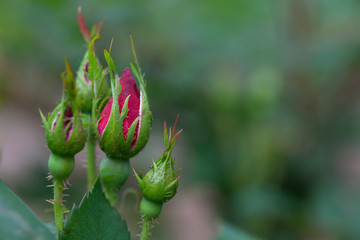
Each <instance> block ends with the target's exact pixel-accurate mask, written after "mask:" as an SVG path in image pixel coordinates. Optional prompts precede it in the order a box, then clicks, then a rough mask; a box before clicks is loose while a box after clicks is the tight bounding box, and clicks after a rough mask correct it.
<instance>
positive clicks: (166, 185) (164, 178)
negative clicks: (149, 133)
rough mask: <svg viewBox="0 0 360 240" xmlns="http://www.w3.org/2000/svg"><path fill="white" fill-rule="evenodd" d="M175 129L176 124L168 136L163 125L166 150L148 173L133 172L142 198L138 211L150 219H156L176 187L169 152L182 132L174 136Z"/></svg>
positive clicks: (176, 180)
mask: <svg viewBox="0 0 360 240" xmlns="http://www.w3.org/2000/svg"><path fill="white" fill-rule="evenodd" d="M175 127H176V123H175V126H174V129H173V131H172V132H171V129H170V135H169V136H168V133H167V129H166V123H165V124H164V138H165V146H166V149H165V151H164V153H163V155H162V156H161V157H160V158H159V160H158V161H157V162H156V163H153V165H152V167H151V169H150V170H149V172H147V173H146V175H145V176H142V174H141V172H140V173H139V174H137V173H136V172H135V171H134V173H135V177H136V179H137V181H138V183H139V187H140V190H141V192H142V194H143V196H144V198H143V200H142V201H141V204H140V210H141V212H142V213H143V214H145V215H147V216H150V217H157V216H158V215H159V214H160V212H161V207H162V204H164V203H165V202H167V201H169V200H170V199H172V198H173V197H174V196H175V194H176V190H177V187H178V183H179V177H176V171H175V169H174V160H173V159H172V157H171V152H172V149H173V148H174V146H175V143H176V141H177V139H178V137H179V135H180V133H181V131H182V130H181V131H179V132H178V133H176V134H174V133H175Z"/></svg>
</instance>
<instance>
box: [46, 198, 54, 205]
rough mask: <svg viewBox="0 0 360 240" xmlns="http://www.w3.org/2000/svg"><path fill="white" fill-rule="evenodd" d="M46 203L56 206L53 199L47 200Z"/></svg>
mask: <svg viewBox="0 0 360 240" xmlns="http://www.w3.org/2000/svg"><path fill="white" fill-rule="evenodd" d="M45 201H47V202H48V203H50V204H54V202H55V201H54V200H53V199H45Z"/></svg>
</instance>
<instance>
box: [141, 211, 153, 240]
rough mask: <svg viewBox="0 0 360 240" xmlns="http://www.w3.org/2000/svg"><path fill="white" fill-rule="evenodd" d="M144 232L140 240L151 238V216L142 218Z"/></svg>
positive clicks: (142, 231)
mask: <svg viewBox="0 0 360 240" xmlns="http://www.w3.org/2000/svg"><path fill="white" fill-rule="evenodd" d="M142 218H143V219H142V230H141V235H140V240H148V239H149V237H150V228H151V224H152V219H151V217H149V216H146V215H144V216H143V217H142Z"/></svg>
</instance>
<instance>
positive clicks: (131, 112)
mask: <svg viewBox="0 0 360 240" xmlns="http://www.w3.org/2000/svg"><path fill="white" fill-rule="evenodd" d="M120 85H121V93H120V95H119V97H118V103H119V110H120V112H121V110H122V108H123V106H124V103H125V100H126V98H127V97H128V96H129V95H130V97H129V101H128V113H127V115H126V118H125V119H124V122H123V126H122V130H123V134H124V140H126V138H127V134H128V131H129V128H130V126H131V124H132V123H133V122H134V121H135V119H136V118H137V117H138V116H140V93H139V89H138V87H137V86H136V83H135V80H134V78H133V76H132V74H131V72H130V69H129V68H126V69H124V70H123V72H122V75H121V78H120ZM112 103H113V98H111V99H110V100H109V102H108V103H107V104H106V106H105V108H104V109H103V111H102V113H101V116H100V118H101V119H100V121H99V125H98V131H99V135H100V137H102V134H103V132H104V130H105V128H106V125H107V123H108V122H109V117H110V113H111V108H112ZM139 124H140V120H139V122H138V124H137V126H136V129H135V138H134V140H133V142H132V143H131V146H134V145H135V143H136V140H137V137H138V132H139ZM129 137H130V136H129ZM131 137H132V136H131Z"/></svg>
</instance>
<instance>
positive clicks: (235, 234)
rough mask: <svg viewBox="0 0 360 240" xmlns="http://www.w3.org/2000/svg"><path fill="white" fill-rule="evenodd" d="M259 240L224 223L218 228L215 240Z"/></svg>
mask: <svg viewBox="0 0 360 240" xmlns="http://www.w3.org/2000/svg"><path fill="white" fill-rule="evenodd" d="M229 239H231V240H260V238H257V237H254V236H252V235H250V234H249V233H246V232H245V231H243V230H241V229H238V228H236V227H234V226H232V225H230V224H228V223H226V222H223V223H222V224H221V226H220V234H219V236H218V237H217V238H215V240H229Z"/></svg>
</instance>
